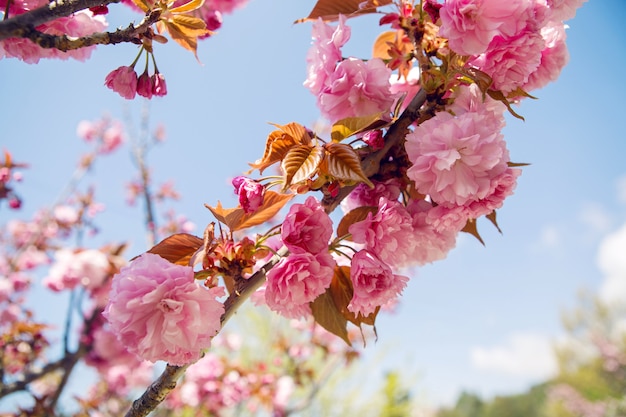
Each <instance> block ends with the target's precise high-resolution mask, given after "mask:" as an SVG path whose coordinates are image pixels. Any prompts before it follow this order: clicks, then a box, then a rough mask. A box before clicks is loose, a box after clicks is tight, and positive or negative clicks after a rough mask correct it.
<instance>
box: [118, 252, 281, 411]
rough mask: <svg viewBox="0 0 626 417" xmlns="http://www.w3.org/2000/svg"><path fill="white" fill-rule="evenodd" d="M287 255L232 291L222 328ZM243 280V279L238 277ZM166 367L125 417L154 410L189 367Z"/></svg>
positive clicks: (275, 256)
mask: <svg viewBox="0 0 626 417" xmlns="http://www.w3.org/2000/svg"><path fill="white" fill-rule="evenodd" d="M286 254H287V248H286V247H285V246H283V247H282V248H281V249H280V250H279V251H278V252H277V254H276V255H274V256H273V257H272V259H270V260H269V262H267V263H266V264H265V265H263V266H262V267H261V269H259V270H258V271H257V272H255V273H254V274H253V275H252V276H251V277H250V278H248V279H245V281H244V282H245V284H244V285H243V286H242V288H241V289H240V290H238V291H233V292H232V293H231V294H230V295H229V296H228V298H227V299H226V301H225V302H224V314H222V317H221V318H220V322H221V324H222V327H224V325H225V324H226V322H228V320H229V319H230V318H231V317H232V316H233V315H234V314H235V312H236V311H237V309H238V308H239V307H240V306H241V305H242V304H243V303H244V302H245V301H246V300H247V299H248V298H250V296H251V295H252V294H253V293H254V292H255V291H256V290H257V289H259V287H260V286H261V285H263V283H264V282H265V276H266V274H267V272H268V271H269V270H270V269H272V268H273V267H274V265H276V264H277V263H278V261H280V259H281V258H282V257H283V256H285V255H286ZM240 278H241V280H244V278H243V277H240ZM190 365H191V364H189V365H184V366H173V365H167V366H166V367H165V370H164V371H163V373H162V374H161V375H159V378H158V379H157V380H156V381H154V382H153V383H152V384H151V385H150V386H149V387H148V389H147V390H146V391H145V392H144V393H143V394H142V395H141V397H139V398H138V399H136V400H135V401H133V405H132V406H131V408H130V410H128V412H127V413H126V416H125V417H145V416H147V415H148V414H150V412H152V410H154V409H155V408H156V407H157V406H158V405H159V404H161V402H163V400H164V399H165V397H167V395H168V394H169V393H170V392H171V391H172V390H173V389H174V388H176V382H177V381H178V378H180V377H181V376H182V375H183V374H184V373H185V371H186V370H187V368H188V367H189V366H190Z"/></svg>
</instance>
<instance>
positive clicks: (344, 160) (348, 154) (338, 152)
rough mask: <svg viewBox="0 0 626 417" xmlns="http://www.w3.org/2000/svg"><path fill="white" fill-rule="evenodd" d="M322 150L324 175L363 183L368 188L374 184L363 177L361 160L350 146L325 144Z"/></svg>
mask: <svg viewBox="0 0 626 417" xmlns="http://www.w3.org/2000/svg"><path fill="white" fill-rule="evenodd" d="M324 148H325V149H326V155H325V156H324V167H323V169H324V171H325V172H324V174H327V175H330V176H332V177H333V178H335V179H338V180H341V181H356V182H364V183H365V184H367V185H369V186H370V187H374V184H372V182H371V181H370V180H369V178H367V177H366V176H365V173H363V169H362V168H361V160H360V158H359V156H358V155H357V153H356V151H355V150H354V149H352V147H351V146H349V145H345V144H343V143H327V144H326V145H325V146H324Z"/></svg>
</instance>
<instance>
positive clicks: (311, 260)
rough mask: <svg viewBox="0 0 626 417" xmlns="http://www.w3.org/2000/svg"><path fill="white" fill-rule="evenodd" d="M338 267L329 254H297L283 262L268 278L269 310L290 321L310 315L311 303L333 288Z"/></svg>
mask: <svg viewBox="0 0 626 417" xmlns="http://www.w3.org/2000/svg"><path fill="white" fill-rule="evenodd" d="M334 266H335V262H334V261H333V259H332V257H331V256H330V254H329V253H328V252H321V253H318V254H317V255H312V254H310V253H307V252H303V253H294V254H290V255H289V256H287V257H286V258H283V259H281V260H280V262H279V263H278V264H277V265H276V266H275V267H274V268H272V269H271V270H270V272H268V274H267V283H266V286H265V301H266V303H267V305H268V307H269V308H270V309H272V310H274V311H276V312H278V313H280V314H282V315H283V316H285V317H288V318H296V319H297V318H301V317H305V316H307V315H309V314H310V312H311V310H310V308H309V303H310V302H311V301H313V300H315V298H317V296H319V295H321V294H322V293H324V291H326V288H328V287H329V286H330V281H331V280H332V278H333V274H334Z"/></svg>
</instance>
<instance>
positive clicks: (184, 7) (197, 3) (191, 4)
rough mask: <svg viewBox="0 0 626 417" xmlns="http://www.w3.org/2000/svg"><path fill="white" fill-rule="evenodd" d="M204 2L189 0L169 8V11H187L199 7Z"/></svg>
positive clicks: (201, 0)
mask: <svg viewBox="0 0 626 417" xmlns="http://www.w3.org/2000/svg"><path fill="white" fill-rule="evenodd" d="M203 4H204V0H191V1H189V2H187V3H185V4H183V5H181V6H178V7H174V8H173V9H169V12H170V13H187V12H192V11H194V10H197V9H199V8H200V7H202V5H203Z"/></svg>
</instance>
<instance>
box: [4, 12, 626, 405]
mask: <svg viewBox="0 0 626 417" xmlns="http://www.w3.org/2000/svg"><path fill="white" fill-rule="evenodd" d="M313 3H314V2H313V1H307V2H304V1H299V2H294V1H289V0H274V1H271V2H263V1H260V0H251V1H250V3H249V4H248V6H247V7H246V8H243V9H241V10H238V11H237V12H236V13H235V14H233V15H229V16H227V17H226V18H225V22H224V27H223V28H222V29H221V30H220V32H219V34H218V35H217V36H215V37H214V38H212V39H209V40H208V41H204V42H202V43H201V44H200V47H199V50H198V55H199V58H200V60H201V61H202V65H199V64H198V63H197V62H196V60H195V58H194V57H193V55H192V54H191V53H189V52H187V51H184V50H182V49H181V48H179V47H177V46H176V45H174V44H173V43H170V44H168V45H165V46H158V47H157V49H156V59H157V63H158V65H159V69H160V70H161V72H163V73H164V75H165V77H166V79H167V83H168V90H169V93H168V95H167V96H166V97H164V98H157V99H154V100H152V101H151V102H150V104H149V108H150V114H151V123H152V125H153V126H156V125H157V124H159V123H162V124H164V125H165V126H166V130H167V142H166V143H165V144H163V145H161V146H159V147H157V148H155V149H154V151H153V152H152V153H151V154H150V156H149V162H150V163H151V164H152V166H153V167H154V168H155V169H154V175H155V177H156V179H157V181H164V180H167V179H173V180H174V181H175V184H176V186H177V189H178V191H179V192H180V193H181V195H182V196H183V198H182V200H181V201H180V202H179V203H178V204H176V205H175V208H176V209H177V210H178V211H179V212H181V213H184V214H185V215H187V216H188V217H189V218H190V219H191V220H192V221H193V222H194V223H196V224H197V225H198V228H199V230H201V229H202V227H203V226H204V225H205V224H206V223H207V222H210V221H212V217H211V216H210V213H209V212H208V211H207V210H206V209H205V208H204V206H203V205H204V203H209V204H215V203H216V202H217V200H218V199H219V200H221V201H222V202H223V203H224V204H225V205H232V204H235V200H234V195H233V194H232V188H231V186H230V184H229V178H232V177H233V176H235V175H239V174H240V173H241V172H243V171H245V170H247V163H248V162H251V161H254V160H255V159H257V158H259V157H260V156H261V153H262V151H263V146H264V140H265V137H266V136H267V134H268V133H269V132H270V131H271V130H272V129H271V126H269V125H268V124H267V123H268V122H275V123H281V124H283V123H288V122H291V121H297V122H299V123H302V124H305V125H309V126H311V125H313V124H314V123H315V122H316V120H317V119H318V112H317V110H316V108H315V100H314V97H313V96H312V95H310V93H309V92H308V91H307V90H306V89H305V88H304V87H302V82H303V81H304V78H305V61H304V59H305V55H306V52H307V49H308V47H309V45H310V29H311V25H310V24H301V25H293V24H292V22H293V21H294V20H295V19H297V18H300V17H303V16H306V15H307V14H308V12H309V10H310V9H311V7H312V6H313ZM116 7H117V8H119V6H112V7H111V8H112V9H113V10H114V9H115V8H116ZM124 16H125V17H128V16H131V15H130V14H128V13H125V14H124ZM137 19H138V18H137ZM376 20H377V19H376V18H369V17H361V18H357V19H354V20H351V21H350V22H349V24H350V25H351V26H352V27H353V32H352V34H353V36H352V38H353V39H352V40H351V41H350V42H349V43H348V45H347V46H346V49H345V51H344V54H350V55H355V56H359V57H368V55H369V53H370V48H371V43H372V41H373V40H374V39H375V38H376V36H377V34H378V33H379V30H378V27H377V25H376V23H375V22H376ZM624 21H626V5H625V4H624V3H623V1H622V0H601V1H600V0H591V1H590V2H588V3H586V4H585V5H584V6H583V7H582V8H581V9H580V10H579V11H578V14H577V16H576V18H575V19H573V20H571V21H570V22H568V24H569V26H570V28H569V29H568V30H567V36H568V41H567V43H568V47H569V51H570V55H571V58H570V62H569V64H568V66H567V67H566V68H565V69H564V70H563V73H562V75H561V78H560V79H559V80H558V81H557V82H556V83H554V84H551V85H549V86H548V87H546V88H544V89H542V90H539V91H535V95H536V96H537V97H538V98H539V99H538V100H533V101H530V100H528V101H526V102H524V103H523V105H522V106H521V107H520V108H519V112H520V113H521V114H522V115H523V116H524V117H525V118H526V121H525V122H522V121H519V120H516V119H513V118H509V119H508V121H507V127H506V130H505V132H504V133H505V137H506V140H507V142H508V146H509V149H510V153H511V158H512V160H514V161H516V162H527V163H531V164H532V165H530V166H529V167H526V168H524V172H523V175H522V176H521V178H520V180H519V182H518V186H517V189H516V193H515V195H514V196H512V197H510V198H509V199H508V200H507V201H506V203H505V206H504V207H503V209H501V210H500V211H499V213H498V220H499V224H500V227H501V228H502V230H503V234H502V235H500V234H499V233H498V232H497V231H495V230H494V229H493V227H491V226H490V224H489V223H488V222H486V221H483V222H481V223H479V227H480V230H481V232H482V234H483V238H484V240H485V242H486V247H483V246H481V245H480V244H479V243H478V242H477V241H475V240H474V239H473V238H471V237H468V236H463V237H462V238H461V239H460V240H459V242H458V245H457V248H456V249H455V250H453V251H452V252H451V253H450V255H449V256H448V258H447V259H446V260H444V261H440V262H438V263H435V264H433V265H429V266H426V267H424V268H421V269H419V270H418V271H416V272H415V273H414V275H413V277H412V279H411V282H410V284H409V287H408V288H407V290H406V291H405V293H404V297H403V299H402V304H401V306H400V307H399V309H398V311H397V313H396V314H393V315H387V316H382V317H380V320H379V322H378V334H379V341H378V343H377V344H376V345H373V344H371V345H368V347H367V354H366V359H368V358H374V357H375V356H376V355H377V354H378V353H379V352H380V351H381V350H385V351H387V352H392V353H389V354H387V355H385V357H384V359H383V360H382V361H379V360H375V361H374V359H372V360H373V361H374V362H375V363H376V368H375V369H377V370H378V371H380V373H382V372H384V371H385V370H388V369H391V368H400V369H403V370H405V371H406V372H407V374H410V375H414V374H417V375H419V377H418V378H416V379H415V380H414V381H412V382H413V383H414V392H415V393H416V395H418V396H420V397H423V398H425V400H427V401H432V402H437V403H438V402H442V401H450V400H452V399H453V398H454V397H455V396H456V394H457V393H458V392H459V390H460V389H469V390H473V391H475V392H477V393H480V394H484V395H493V394H496V393H507V392H512V391H514V390H521V389H524V388H525V387H527V386H528V384H530V383H533V382H536V381H539V380H540V379H541V378H542V377H545V376H546V375H549V371H550V369H551V366H553V365H551V364H552V362H551V359H550V356H549V350H548V349H547V348H546V346H548V343H549V341H550V340H551V338H554V337H557V336H558V335H559V334H561V333H562V331H561V325H560V319H559V317H560V313H561V311H562V310H563V309H564V308H568V307H572V306H573V305H574V304H575V298H576V293H577V291H578V290H579V289H581V288H583V287H585V288H589V289H593V290H599V289H600V288H601V287H602V286H603V285H605V283H606V275H607V274H608V273H609V272H607V268H604V269H602V268H601V266H600V264H599V262H598V257H599V256H600V255H599V250H600V248H601V247H602V244H603V242H605V241H606V239H607V238H608V237H610V236H614V233H615V232H616V231H617V230H619V229H620V227H621V226H622V225H623V224H625V223H626V197H625V195H624V194H626V192H625V190H624V189H625V188H626V186H625V184H624V183H625V182H626V180H625V178H626V141H625V140H624V139H625V138H624V133H623V131H624V130H623V127H622V125H623V121H624V117H625V116H624V114H625V113H626V106H625V105H624V103H623V102H622V101H621V100H623V97H626V87H625V84H624V83H623V82H622V81H621V78H622V76H621V73H622V71H623V70H622V69H623V68H625V67H626V29H625V28H624V26H623V22H624ZM127 23H128V22H127V21H124V20H123V19H120V20H119V21H117V22H114V23H113V24H112V26H111V27H114V26H115V25H118V24H119V25H125V24H127ZM135 54H136V47H135V46H132V45H122V46H115V47H114V46H102V47H99V48H98V49H97V50H96V51H95V52H94V53H93V55H92V59H90V60H88V61H87V62H85V63H77V62H60V61H50V62H41V63H40V64H38V65H26V64H24V63H22V62H19V61H16V60H4V61H2V62H0V79H1V80H2V81H1V83H0V86H1V87H0V91H1V97H2V101H1V102H0V122H1V123H2V126H3V129H2V134H1V136H0V147H2V148H7V149H9V150H10V151H11V152H12V153H13V155H14V157H15V159H16V160H18V161H24V162H28V163H29V164H30V168H29V169H28V170H26V171H24V175H25V180H24V182H23V183H22V184H20V185H19V186H18V191H19V192H20V193H21V194H22V196H23V197H25V205H24V210H23V211H22V212H21V213H17V214H16V213H15V212H9V211H7V210H5V209H4V208H3V210H2V211H0V223H4V222H5V221H6V220H8V219H10V218H12V217H27V215H28V214H29V213H32V211H33V210H34V209H36V208H37V207H39V206H40V205H41V204H49V203H50V202H52V201H54V200H55V197H56V196H57V195H58V193H59V192H60V190H61V188H62V186H63V184H64V183H65V181H66V180H67V179H68V178H69V177H70V175H71V173H72V171H73V168H74V164H75V161H76V160H77V158H78V156H79V155H80V154H81V153H82V152H84V151H85V147H84V146H83V145H82V144H81V143H80V140H79V139H78V138H77V137H76V134H75V128H76V124H77V123H78V122H79V121H80V120H83V119H87V120H94V119H97V118H99V117H100V116H101V115H102V114H104V113H109V114H111V115H112V116H113V117H116V118H120V119H125V118H126V119H128V118H130V120H132V121H134V123H135V124H137V123H138V121H139V115H140V112H141V108H142V105H143V100H135V101H134V102H127V101H124V100H123V99H121V98H120V97H119V96H117V95H116V94H114V93H112V92H111V91H110V90H108V89H106V88H105V87H104V86H103V82H104V77H105V76H106V74H107V73H108V72H109V71H111V70H112V69H114V68H117V67H118V66H120V65H128V64H130V63H131V62H132V60H133V59H134V57H135ZM128 115H130V116H128ZM131 172H133V167H132V164H131V162H130V157H129V155H128V154H127V153H124V152H122V153H119V154H118V155H114V156H111V157H110V158H106V159H104V160H102V161H101V163H99V164H98V165H97V166H96V167H95V169H94V170H93V172H92V176H91V177H90V180H89V181H92V182H95V183H97V184H98V185H97V188H96V193H97V194H96V197H97V199H98V200H99V201H102V202H103V203H105V204H106V207H107V210H106V211H105V212H104V213H102V215H101V217H100V218H99V220H98V224H99V226H100V227H101V230H102V232H101V234H100V236H99V237H98V238H97V239H96V240H95V241H93V244H94V246H96V245H98V244H100V243H102V242H112V241H120V240H130V241H131V242H132V244H133V246H132V253H129V255H130V256H132V255H134V254H135V253H138V252H140V251H143V250H145V238H144V234H143V229H142V221H141V217H140V216H141V212H140V209H139V208H135V209H128V208H127V207H126V206H125V205H124V203H123V200H124V196H125V191H124V187H123V184H124V182H125V181H127V180H128V177H129V175H131ZM620 190H621V191H620ZM198 233H201V232H200V231H198ZM613 240H615V241H618V242H620V240H619V239H613ZM605 246H606V245H605ZM613 248H615V246H613ZM615 250H616V249H613V251H615ZM619 251H620V249H619V245H618V246H617V252H618V253H619ZM623 253H624V258H625V259H626V247H623ZM603 265H604V264H603ZM611 271H612V272H610V274H612V276H613V277H615V276H616V275H617V278H613V279H614V281H613V282H619V280H620V275H619V271H618V272H617V273H616V272H615V271H614V270H611ZM621 278H622V279H623V280H624V281H626V276H624V275H621ZM615 279H617V281H615ZM612 288H619V285H616V286H613V287H612ZM43 296H44V293H43V292H41V293H38V295H37V297H43ZM625 296H626V294H625ZM46 297H48V298H46V300H51V303H58V302H60V300H59V299H58V298H54V297H49V296H47V295H46ZM50 307H52V306H50ZM59 313H60V312H59ZM485 358H490V359H489V360H486V359H485Z"/></svg>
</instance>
